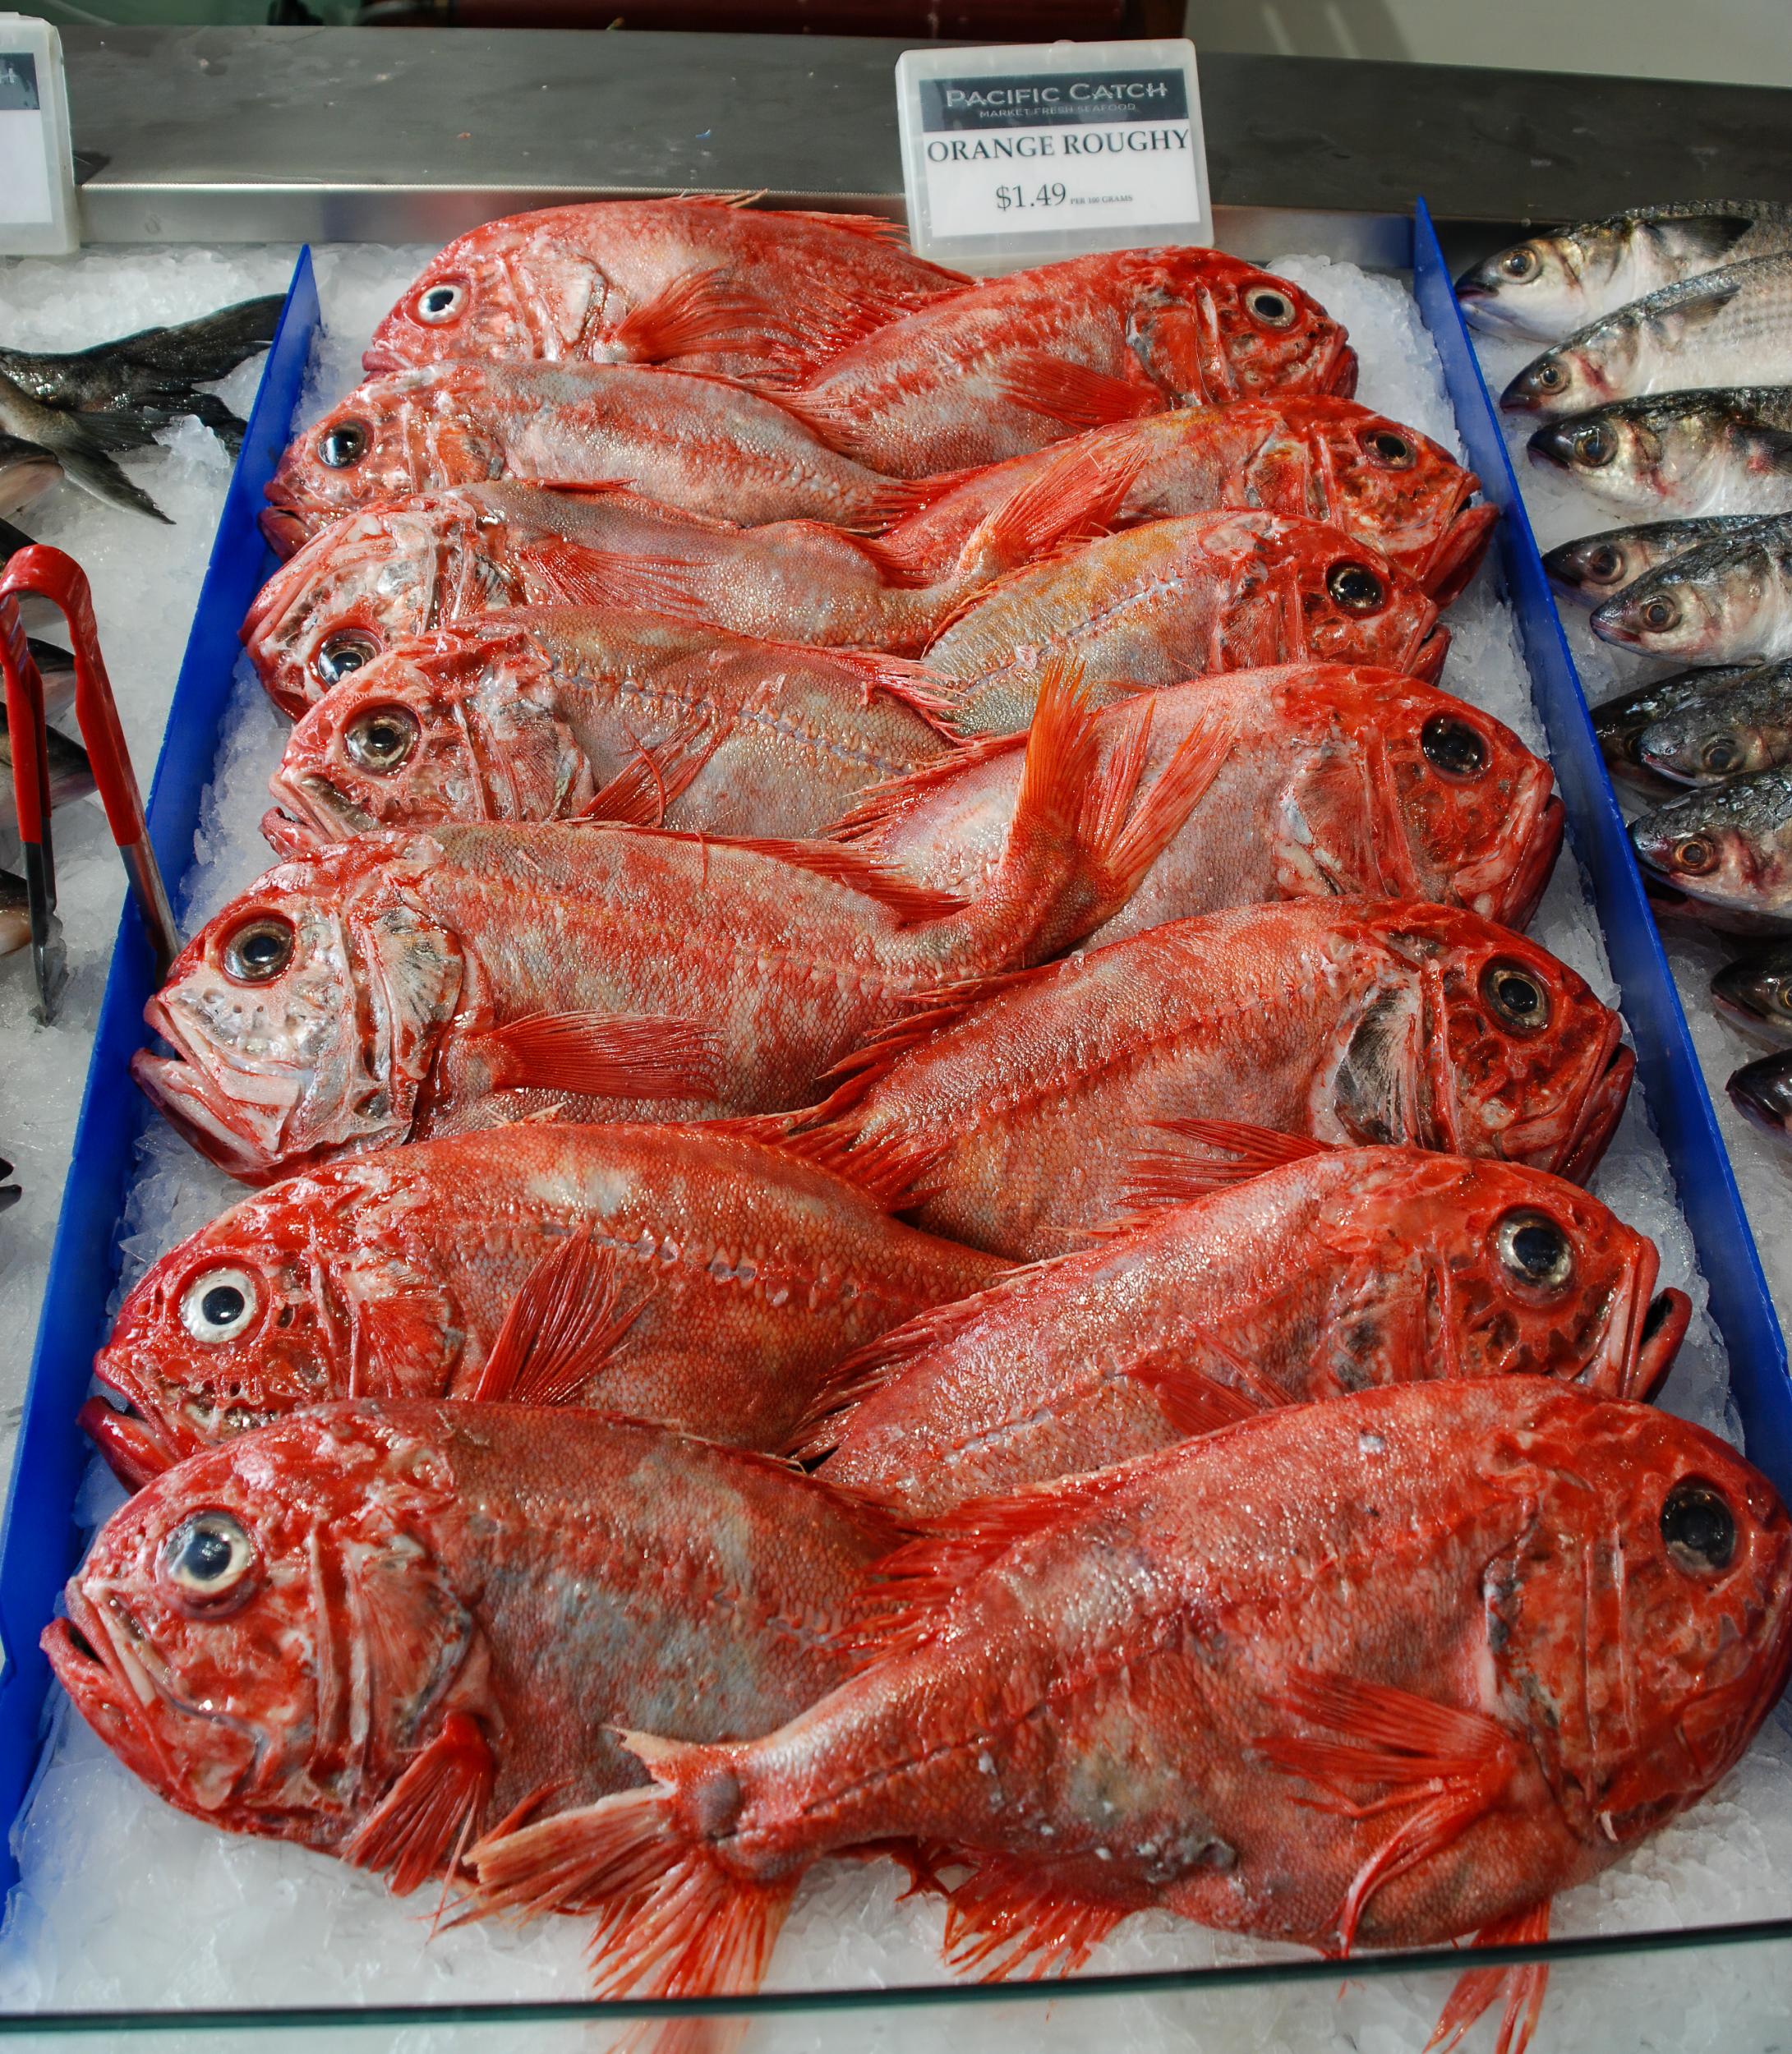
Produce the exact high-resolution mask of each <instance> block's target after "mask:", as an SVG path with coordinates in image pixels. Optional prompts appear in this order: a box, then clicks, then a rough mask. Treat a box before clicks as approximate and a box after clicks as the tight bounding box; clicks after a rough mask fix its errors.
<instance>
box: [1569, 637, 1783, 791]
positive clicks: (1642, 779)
mask: <svg viewBox="0 0 1792 2054" xmlns="http://www.w3.org/2000/svg"><path fill="white" fill-rule="evenodd" d="M1752 670H1753V666H1752V665H1746V664H1742V665H1721V666H1719V667H1717V668H1716V669H1711V670H1676V671H1675V673H1674V674H1673V675H1672V676H1670V677H1665V678H1655V679H1651V680H1650V682H1649V683H1648V684H1639V685H1638V686H1637V687H1636V688H1635V689H1634V690H1633V691H1629V692H1620V693H1618V694H1617V696H1616V697H1615V698H1610V699H1602V700H1601V701H1600V702H1599V703H1598V704H1597V705H1596V706H1594V707H1589V708H1588V712H1589V714H1590V716H1591V718H1592V724H1593V735H1594V737H1595V739H1596V740H1597V741H1598V744H1599V747H1600V752H1601V754H1602V755H1603V756H1604V757H1605V761H1606V762H1607V764H1609V765H1610V767H1611V769H1612V771H1614V772H1615V774H1616V775H1618V776H1623V777H1628V778H1630V779H1632V780H1633V781H1637V782H1639V783H1641V784H1643V785H1647V786H1650V787H1651V788H1652V789H1656V790H1659V789H1660V785H1659V782H1658V781H1657V780H1656V778H1655V777H1654V776H1651V774H1650V773H1649V772H1648V771H1646V770H1644V768H1643V767H1642V757H1641V755H1640V754H1639V753H1638V751H1639V748H1640V747H1641V744H1642V738H1643V736H1644V735H1646V734H1647V732H1648V731H1649V730H1650V729H1651V727H1653V726H1654V725H1656V722H1657V721H1665V719H1667V718H1668V716H1670V714H1674V713H1678V712H1680V711H1681V710H1682V708H1684V707H1689V706H1693V705H1695V704H1696V703H1697V702H1698V701H1699V700H1701V699H1702V698H1706V697H1707V696H1716V694H1718V693H1722V692H1724V691H1725V690H1727V689H1729V688H1730V686H1732V685H1734V684H1736V683H1737V682H1738V681H1739V679H1743V678H1745V677H1748V676H1749V675H1751V673H1752Z"/></svg>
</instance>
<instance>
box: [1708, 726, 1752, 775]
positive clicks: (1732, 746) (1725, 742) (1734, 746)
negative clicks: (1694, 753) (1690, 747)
mask: <svg viewBox="0 0 1792 2054" xmlns="http://www.w3.org/2000/svg"><path fill="white" fill-rule="evenodd" d="M1698 760H1699V761H1700V762H1702V764H1703V765H1704V766H1705V767H1706V769H1707V770H1708V771H1715V772H1716V774H1717V776H1720V777H1722V776H1725V775H1726V774H1727V773H1728V772H1729V771H1733V770H1734V769H1735V768H1736V767H1737V766H1738V765H1739V763H1740V762H1742V744H1740V743H1739V741H1738V740H1737V739H1736V738H1735V737H1734V735H1713V736H1712V738H1711V740H1710V741H1708V742H1707V744H1705V746H1704V748H1702V749H1701V750H1700V751H1699V753H1698Z"/></svg>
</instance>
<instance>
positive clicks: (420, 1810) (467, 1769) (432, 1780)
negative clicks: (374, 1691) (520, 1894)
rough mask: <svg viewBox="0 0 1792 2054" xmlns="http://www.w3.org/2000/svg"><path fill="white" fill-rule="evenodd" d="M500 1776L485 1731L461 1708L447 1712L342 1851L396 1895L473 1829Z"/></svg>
mask: <svg viewBox="0 0 1792 2054" xmlns="http://www.w3.org/2000/svg"><path fill="white" fill-rule="evenodd" d="M496 1780H497V1763H496V1762H495V1760H494V1759H493V1757H492V1752H491V1747H490V1745H489V1744H488V1743H487V1742H486V1736H485V1735H484V1734H482V1733H481V1731H480V1729H479V1727H478V1725H477V1722H476V1721H475V1720H472V1719H470V1718H469V1717H468V1716H467V1714H466V1713H465V1712H463V1711H451V1712H450V1713H449V1715H448V1716H447V1717H446V1718H445V1720H443V1721H442V1723H441V1725H440V1728H439V1729H438V1730H437V1732H436V1734H435V1738H434V1739H432V1740H431V1742H430V1743H429V1744H428V1745H427V1746H426V1748H423V1749H422V1751H421V1752H418V1753H417V1754H414V1755H412V1757H411V1760H410V1762H409V1763H408V1766H406V1768H405V1771H404V1773H403V1775H401V1776H400V1777H399V1778H398V1781H397V1782H396V1783H394V1785H393V1786H392V1788H391V1789H389V1790H388V1791H387V1792H386V1794H385V1796H384V1797H383V1798H381V1799H380V1802H379V1803H378V1804H377V1805H376V1806H375V1808H374V1809H373V1810H372V1811H371V1812H369V1813H368V1814H367V1816H366V1818H364V1819H363V1820H362V1821H361V1824H360V1825H359V1826H357V1828H356V1829H355V1831H354V1834H353V1836H352V1838H351V1839H350V1840H349V1841H348V1844H346V1845H345V1846H344V1847H343V1850H342V1853H343V1859H344V1860H345V1861H348V1862H352V1863H353V1864H354V1865H355V1867H357V1868H372V1869H379V1870H381V1871H383V1872H385V1877H386V1880H387V1881H388V1882H389V1884H390V1885H391V1886H392V1888H393V1890H394V1892H395V1893H396V1894H397V1895H398V1896H400V1897H405V1896H408V1895H409V1894H410V1893H411V1892H412V1891H413V1890H415V1889H416V1888H417V1886H418V1885H419V1884H420V1883H423V1882H426V1881H428V1880H429V1878H430V1877H431V1876H433V1875H435V1873H436V1872H437V1871H438V1870H440V1869H444V1868H445V1867H448V1866H449V1863H450V1861H451V1859H452V1858H453V1857H454V1853H455V1849H456V1848H457V1845H458V1844H459V1843H460V1842H461V1841H462V1840H463V1839H464V1838H465V1836H466V1835H468V1832H469V1831H477V1826H478V1821H479V1814H480V1812H481V1811H482V1810H483V1809H484V1808H485V1804H486V1799H487V1798H489V1797H490V1796H491V1787H492V1785H493V1784H494V1783H495V1781H496Z"/></svg>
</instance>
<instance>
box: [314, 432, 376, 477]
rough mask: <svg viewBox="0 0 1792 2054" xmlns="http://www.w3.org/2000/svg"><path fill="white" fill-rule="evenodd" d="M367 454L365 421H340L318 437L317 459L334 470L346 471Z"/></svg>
mask: <svg viewBox="0 0 1792 2054" xmlns="http://www.w3.org/2000/svg"><path fill="white" fill-rule="evenodd" d="M366 454H367V428H366V423H365V422H364V421H338V422H337V423H336V425H335V426H334V428H326V429H325V431H324V432H323V434H322V435H320V436H319V437H318V438H317V460H318V462H319V463H324V464H327V465H328V466H329V468H330V469H331V470H332V471H346V470H347V469H348V467H349V465H350V464H352V463H360V461H361V459H362V458H363V457H364V456H365V455H366Z"/></svg>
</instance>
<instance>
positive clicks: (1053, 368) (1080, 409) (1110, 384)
mask: <svg viewBox="0 0 1792 2054" xmlns="http://www.w3.org/2000/svg"><path fill="white" fill-rule="evenodd" d="M1001 392H1002V398H1004V399H1009V400H1011V401H1012V402H1013V403H1014V404H1015V405H1016V406H1017V407H1026V408H1030V409H1031V410H1032V412H1034V413H1043V414H1047V415H1049V416H1050V417H1051V418H1052V419H1053V421H1062V422H1063V423H1064V425H1065V426H1066V428H1108V427H1112V426H1114V424H1115V423H1116V422H1117V421H1136V420H1138V419H1139V418H1140V416H1141V415H1144V414H1148V413H1161V412H1163V394H1161V393H1160V392H1159V390H1158V389H1157V388H1156V387H1155V386H1154V385H1136V384H1135V383H1134V382H1133V381H1132V380H1131V379H1130V378H1116V377H1115V376H1113V374H1112V373H1110V372H1108V371H1091V370H1090V369H1089V366H1087V365H1086V364H1073V363H1070V362H1066V360H1065V359H1063V358H1062V357H1043V356H1041V357H1027V358H1025V359H1024V360H1022V361H1021V362H1017V363H1016V364H1014V365H1013V366H1011V368H1010V370H1009V371H1008V373H1007V376H1006V377H1004V378H1003V380H1002V385H1001Z"/></svg>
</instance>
